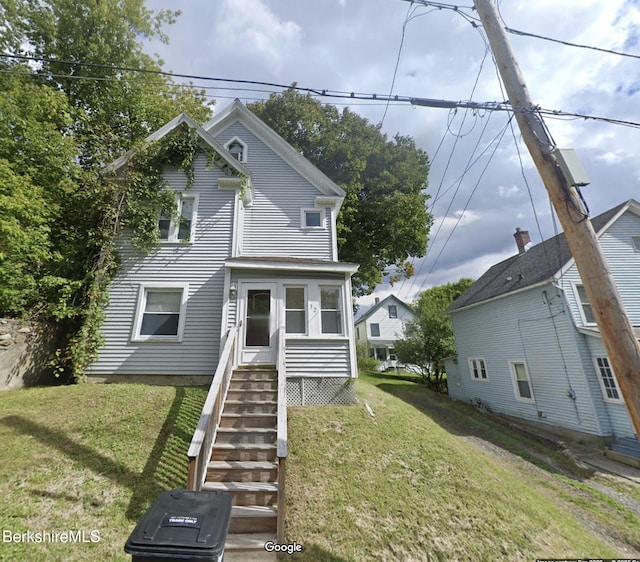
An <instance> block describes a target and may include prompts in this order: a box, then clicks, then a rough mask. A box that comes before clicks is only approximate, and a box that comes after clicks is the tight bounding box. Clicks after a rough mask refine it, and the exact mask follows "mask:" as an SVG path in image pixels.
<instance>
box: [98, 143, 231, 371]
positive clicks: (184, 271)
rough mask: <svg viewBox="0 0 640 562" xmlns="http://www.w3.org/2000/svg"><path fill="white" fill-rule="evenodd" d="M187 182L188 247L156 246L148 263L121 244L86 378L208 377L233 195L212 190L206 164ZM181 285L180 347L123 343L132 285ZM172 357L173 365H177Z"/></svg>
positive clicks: (179, 179) (178, 174) (171, 175)
mask: <svg viewBox="0 0 640 562" xmlns="http://www.w3.org/2000/svg"><path fill="white" fill-rule="evenodd" d="M194 172H195V179H194V183H193V185H192V186H191V187H190V189H189V194H194V195H195V194H198V196H199V197H198V220H197V222H196V224H195V226H194V235H193V239H192V240H193V243H192V244H182V243H179V244H161V246H160V248H158V249H156V250H153V251H152V252H151V253H150V254H149V255H148V256H145V257H144V258H141V256H140V254H139V253H138V252H136V251H135V250H133V249H132V248H131V247H130V245H129V244H128V243H127V242H126V240H124V241H123V244H122V248H121V255H122V267H121V269H120V272H119V273H118V274H117V275H116V277H115V279H114V281H113V283H112V284H111V286H110V288H109V304H108V306H107V309H106V319H105V322H104V324H103V327H102V332H103V335H104V339H105V343H104V345H103V346H102V347H101V348H100V350H99V355H98V359H97V360H96V361H95V362H94V363H93V364H92V365H90V367H89V368H88V369H87V372H88V374H91V375H109V374H116V375H117V374H123V375H185V376H188V375H207V376H210V375H213V373H214V371H215V367H216V365H217V362H218V353H219V342H220V337H221V334H220V329H221V316H220V312H219V311H221V310H222V308H223V302H224V299H223V288H224V273H225V272H224V260H225V259H226V258H227V257H228V256H229V255H230V253H231V233H232V224H233V223H232V220H233V210H234V206H235V200H236V198H237V192H235V191H232V190H218V188H217V185H218V178H219V177H227V176H226V174H225V173H224V172H222V171H221V170H219V169H217V168H216V169H214V170H211V169H208V165H207V158H206V157H205V156H204V155H202V154H199V155H197V157H196V159H195V169H194ZM164 176H165V178H166V180H167V182H168V183H169V184H170V185H171V186H172V188H173V189H174V190H176V191H178V192H183V191H184V190H185V189H186V186H187V178H186V175H185V174H184V172H182V171H180V170H177V169H175V168H167V169H166V170H165V171H164ZM176 282H179V283H183V284H185V285H188V292H187V291H186V290H185V294H186V298H187V302H188V305H187V310H186V314H185V324H184V332H183V335H182V341H181V342H179V343H176V341H166V342H162V341H156V342H154V343H153V345H151V344H150V343H147V342H140V341H131V336H132V334H134V333H135V330H134V326H133V324H134V322H135V320H136V313H137V302H138V300H139V290H140V285H141V284H145V285H146V286H154V285H155V286H157V285H162V284H166V283H176ZM178 357H179V359H177V358H178Z"/></svg>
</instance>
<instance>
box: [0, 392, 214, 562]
mask: <svg viewBox="0 0 640 562" xmlns="http://www.w3.org/2000/svg"><path fill="white" fill-rule="evenodd" d="M205 396H206V390H204V389H201V388H184V387H178V388H173V387H148V386H142V385H77V386H66V387H55V388H38V389H24V390H12V391H6V392H3V393H1V394H0V443H1V444H2V446H1V448H0V494H1V496H0V497H1V498H2V501H0V530H3V531H4V530H8V531H11V532H12V533H24V532H27V531H32V532H37V531H43V532H58V533H60V532H63V531H69V530H71V531H85V532H86V536H85V539H86V541H88V542H85V543H80V544H77V543H76V544H72V543H66V544H65V543H62V542H58V543H44V542H43V543H33V542H31V543H26V542H21V543H16V542H0V560H2V561H5V560H6V561H14V560H15V561H24V560H43V561H44V560H47V561H65V562H67V561H76V560H77V561H80V560H83V561H85V560H105V561H106V560H131V557H130V556H127V555H125V553H124V551H123V547H124V543H125V542H126V540H127V537H128V536H129V534H130V533H131V531H132V530H133V527H134V526H135V523H136V522H137V520H138V519H139V518H140V517H141V516H142V514H143V513H144V512H145V511H146V509H147V508H148V507H149V505H150V503H151V502H152V501H153V500H154V499H155V497H156V496H157V495H158V494H159V493H160V492H161V491H162V490H165V489H170V488H182V487H184V486H185V485H186V474H187V461H186V451H187V448H188V445H189V442H190V441H191V435H192V434H193V429H194V427H195V425H196V423H197V420H198V417H199V416H200V409H201V408H202V403H203V402H204V398H205ZM92 530H96V531H98V533H99V538H100V540H99V542H95V543H92V542H90V541H91V535H90V534H89V533H90V532H91V531H92Z"/></svg>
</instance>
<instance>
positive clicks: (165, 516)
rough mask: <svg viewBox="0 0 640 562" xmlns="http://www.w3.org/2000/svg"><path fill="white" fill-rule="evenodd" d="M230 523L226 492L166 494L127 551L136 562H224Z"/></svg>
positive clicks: (149, 512)
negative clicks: (225, 544) (173, 561)
mask: <svg viewBox="0 0 640 562" xmlns="http://www.w3.org/2000/svg"><path fill="white" fill-rule="evenodd" d="M230 519H231V495H230V494H228V493H226V492H204V491H203V492H194V491H189V490H169V491H167V492H162V493H161V494H160V495H159V496H158V497H157V498H156V500H155V501H154V502H153V503H152V504H151V506H150V507H149V509H148V510H147V512H146V513H145V514H144V515H143V517H142V519H140V521H139V522H138V524H137V525H136V528H135V529H134V530H133V532H132V533H131V535H130V536H129V539H128V540H127V543H126V544H125V546H124V551H125V552H126V553H127V554H131V555H132V557H133V559H132V562H152V561H153V562H170V561H172V560H175V561H180V562H185V561H189V560H192V561H193V562H201V561H212V562H222V559H223V556H224V543H225V541H226V540H227V533H228V531H229V521H230Z"/></svg>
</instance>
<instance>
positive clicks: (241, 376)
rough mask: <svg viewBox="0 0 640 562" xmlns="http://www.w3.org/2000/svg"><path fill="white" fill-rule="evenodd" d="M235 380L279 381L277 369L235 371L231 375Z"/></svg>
mask: <svg viewBox="0 0 640 562" xmlns="http://www.w3.org/2000/svg"><path fill="white" fill-rule="evenodd" d="M231 380H233V381H277V380H278V373H276V371H257V372H252V371H234V372H233V373H232V375H231Z"/></svg>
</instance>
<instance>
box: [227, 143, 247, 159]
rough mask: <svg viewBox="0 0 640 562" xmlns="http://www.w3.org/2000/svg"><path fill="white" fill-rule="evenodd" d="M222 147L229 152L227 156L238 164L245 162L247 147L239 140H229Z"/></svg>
mask: <svg viewBox="0 0 640 562" xmlns="http://www.w3.org/2000/svg"><path fill="white" fill-rule="evenodd" d="M224 146H225V148H226V149H227V150H228V151H229V154H230V155H231V156H232V157H233V158H235V159H236V160H237V161H238V162H246V161H247V145H246V144H244V143H243V142H242V141H241V140H240V139H239V138H237V137H235V138H233V139H231V140H230V141H229V142H228V143H227V144H225V145H224Z"/></svg>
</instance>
